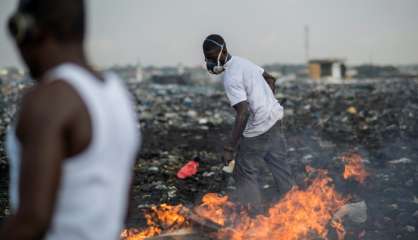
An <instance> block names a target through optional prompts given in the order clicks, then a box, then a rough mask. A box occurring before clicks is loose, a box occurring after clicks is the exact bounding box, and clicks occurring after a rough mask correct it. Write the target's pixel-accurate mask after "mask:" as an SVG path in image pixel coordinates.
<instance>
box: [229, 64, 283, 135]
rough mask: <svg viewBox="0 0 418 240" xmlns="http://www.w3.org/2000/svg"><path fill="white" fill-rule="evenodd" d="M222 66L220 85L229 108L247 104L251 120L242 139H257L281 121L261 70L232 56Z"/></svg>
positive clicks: (278, 107) (281, 115)
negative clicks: (244, 102) (238, 104)
mask: <svg viewBox="0 0 418 240" xmlns="http://www.w3.org/2000/svg"><path fill="white" fill-rule="evenodd" d="M224 67H225V72H224V76H223V82H224V87H225V92H226V96H227V97H228V99H229V101H230V103H231V106H234V105H235V104H237V103H240V102H243V101H247V102H248V104H249V108H250V109H249V111H250V117H249V119H248V122H247V126H246V127H245V130H244V133H243V135H244V137H256V136H259V135H261V134H263V133H265V132H267V131H268V130H269V129H270V128H271V127H272V126H273V125H274V124H275V123H276V122H277V121H278V120H280V119H282V118H283V107H282V106H281V105H280V103H279V102H278V101H277V99H276V98H275V97H274V94H273V91H272V90H271V88H270V86H269V85H268V84H267V82H266V80H265V79H264V77H263V73H264V69H262V68H261V67H259V66H257V65H256V64H254V63H252V62H250V61H249V60H247V59H244V58H241V57H237V56H233V57H232V58H231V59H230V60H229V61H228V62H227V63H226V64H225V66H224Z"/></svg>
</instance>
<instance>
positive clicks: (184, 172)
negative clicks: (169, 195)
mask: <svg viewBox="0 0 418 240" xmlns="http://www.w3.org/2000/svg"><path fill="white" fill-rule="evenodd" d="M198 168H199V163H198V162H197V161H195V160H190V161H188V162H187V163H186V164H185V165H184V166H183V167H182V168H180V170H179V171H178V172H177V177H178V178H180V179H186V178H188V177H191V176H193V175H195V174H196V173H197V169H198Z"/></svg>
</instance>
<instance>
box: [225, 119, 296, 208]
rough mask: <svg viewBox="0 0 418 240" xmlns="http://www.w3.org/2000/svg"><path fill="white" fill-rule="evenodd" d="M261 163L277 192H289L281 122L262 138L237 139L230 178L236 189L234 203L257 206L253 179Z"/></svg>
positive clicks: (258, 191) (285, 150)
mask: <svg viewBox="0 0 418 240" xmlns="http://www.w3.org/2000/svg"><path fill="white" fill-rule="evenodd" d="M262 161H264V162H265V163H266V165H267V167H268V169H269V170H270V171H271V173H272V175H273V178H274V181H275V184H276V187H277V188H278V191H280V193H281V194H284V193H286V192H287V191H289V190H290V189H291V188H292V186H293V185H294V181H293V179H292V176H291V175H292V174H291V170H290V166H289V164H288V162H287V148H286V139H285V137H284V135H283V131H282V127H281V121H277V123H276V124H275V125H274V126H273V127H272V128H270V129H269V130H268V131H267V132H265V133H263V134H262V135H259V136H256V137H249V138H247V137H242V138H241V141H240V144H239V148H238V152H237V156H236V162H235V169H234V172H233V176H234V180H235V182H236V186H237V197H238V201H239V202H240V203H242V204H251V205H259V204H260V203H261V200H262V199H261V192H260V188H259V184H258V181H257V177H258V175H259V173H260V170H261V169H260V166H261V162H262Z"/></svg>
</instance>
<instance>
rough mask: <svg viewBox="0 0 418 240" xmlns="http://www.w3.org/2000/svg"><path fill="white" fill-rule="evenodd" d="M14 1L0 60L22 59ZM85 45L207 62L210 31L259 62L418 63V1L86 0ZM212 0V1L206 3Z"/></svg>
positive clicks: (132, 56)
mask: <svg viewBox="0 0 418 240" xmlns="http://www.w3.org/2000/svg"><path fill="white" fill-rule="evenodd" d="M15 2H16V1H14V0H1V1H0V24H1V28H0V29H1V31H0V33H1V34H0V66H10V65H17V64H19V63H20V59H19V58H18V57H17V55H16V52H15V49H14V46H13V45H12V43H11V41H10V38H9V37H8V34H7V32H6V29H5V21H6V18H7V16H8V15H9V14H10V13H11V12H12V10H13V9H14V7H15V4H16V3H15ZM87 2H88V13H89V16H88V19H89V34H88V49H89V55H90V56H91V59H92V61H93V63H95V64H97V65H100V66H109V65H112V64H126V63H136V62H137V61H141V63H142V64H143V65H151V64H153V65H176V64H178V63H183V64H185V65H199V64H202V59H203V57H202V54H201V44H202V40H203V39H204V38H205V37H206V35H208V34H210V33H220V34H221V35H223V36H224V37H225V39H226V41H227V44H228V47H229V49H230V51H231V52H232V53H233V54H236V55H240V56H244V57H247V58H249V59H251V60H253V61H255V62H256V63H259V64H265V63H273V62H281V63H302V62H304V26H305V25H306V24H307V25H309V29H310V55H311V56H312V57H343V58H346V59H347V60H348V63H351V64H358V63H365V62H370V61H372V62H373V63H377V64H389V63H392V64H409V63H415V64H416V63H418V0H212V1H202V0H117V1H116V0H88V1H87ZM209 3H210V4H209Z"/></svg>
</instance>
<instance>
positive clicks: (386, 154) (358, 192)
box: [0, 79, 418, 239]
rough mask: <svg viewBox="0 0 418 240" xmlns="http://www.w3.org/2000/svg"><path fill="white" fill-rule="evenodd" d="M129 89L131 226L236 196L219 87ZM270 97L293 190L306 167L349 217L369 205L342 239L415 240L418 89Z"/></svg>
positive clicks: (408, 84)
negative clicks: (156, 210)
mask: <svg viewBox="0 0 418 240" xmlns="http://www.w3.org/2000/svg"><path fill="white" fill-rule="evenodd" d="M129 89H130V90H131V92H132V94H133V96H134V101H135V104H136V110H137V112H138V113H139V122H140V125H141V129H142V135H143V146H142V151H141V155H140V157H139V159H138V161H137V162H136V165H135V178H134V195H133V201H134V203H135V205H134V206H135V208H134V209H131V217H130V220H129V226H132V227H140V226H144V225H145V219H144V218H143V214H142V212H143V211H145V210H146V209H149V208H150V206H152V205H154V204H157V205H159V204H161V203H168V204H183V205H184V206H194V205H196V204H197V201H199V200H200V199H201V198H202V196H203V195H205V194H206V193H208V192H216V193H221V194H226V193H229V192H230V191H231V190H233V188H234V185H233V183H231V181H230V178H229V176H228V175H227V174H225V173H223V172H222V168H223V167H224V165H223V161H222V160H221V158H220V156H221V150H222V147H223V143H224V142H225V141H226V140H227V139H228V137H229V134H230V131H231V128H232V124H233V121H234V111H233V109H232V108H231V107H230V106H229V103H228V101H227V99H226V97H225V95H224V92H223V90H222V87H221V86H184V85H183V86H178V85H155V84H149V83H145V84H144V83H130V84H129ZM14 92H15V95H13V94H12V95H10V96H13V97H11V98H10V99H11V100H8V101H3V99H2V100H1V104H2V105H1V106H2V108H1V109H0V113H1V119H0V136H1V137H2V139H3V136H4V128H5V126H6V125H7V124H8V123H9V122H8V121H10V120H7V118H9V119H11V116H10V117H9V115H13V112H14V110H13V109H14V106H15V99H17V96H18V95H19V94H20V93H21V91H18V90H16V91H14ZM277 98H278V99H279V101H280V102H281V103H282V105H283V106H284V108H285V118H284V119H283V123H284V124H283V125H284V132H285V134H286V139H287V140H288V146H287V150H288V159H289V161H290V164H291V166H292V170H293V172H294V175H295V179H296V182H297V183H298V185H300V186H301V187H303V186H304V185H305V184H306V183H305V182H304V179H305V177H306V175H305V167H306V166H312V167H315V168H321V169H327V170H328V171H329V175H330V177H332V178H333V180H334V182H335V187H336V189H337V190H338V192H341V193H344V195H350V196H351V199H352V200H351V201H350V202H351V203H361V204H357V205H356V204H353V205H348V206H347V209H354V210H352V211H354V212H355V211H356V209H355V208H357V207H361V209H365V206H367V216H363V215H362V217H364V218H365V219H367V221H364V222H363V221H361V223H359V222H360V221H354V220H353V221H351V223H349V224H348V225H347V227H346V230H347V235H346V236H347V239H414V236H416V234H417V233H416V231H417V228H418V226H417V223H418V192H417V190H416V189H417V187H416V186H417V185H418V161H417V159H418V81H417V80H401V79H387V80H377V81H366V80H364V81H358V82H355V81H352V82H350V81H348V82H346V83H343V84H324V83H319V82H309V81H302V80H295V81H288V82H282V83H279V85H278V91H277ZM0 151H1V152H0V161H2V163H0V169H5V168H6V165H5V164H4V160H5V156H4V151H3V143H2V144H0ZM346 153H355V154H359V155H361V156H362V164H364V165H365V168H366V169H367V170H368V173H369V175H368V176H367V179H365V181H364V183H363V184H360V183H358V182H357V181H350V180H348V181H345V180H344V179H343V178H342V173H343V172H344V163H343V161H342V160H341V156H342V155H344V154H346ZM196 157H199V159H200V161H199V166H198V171H197V173H196V174H194V175H192V176H190V177H187V178H185V179H179V178H178V177H177V176H176V174H177V172H178V171H179V169H181V168H182V166H184V165H185V164H186V163H188V162H189V161H190V160H192V159H194V158H196ZM1 171H2V172H1V175H0V216H2V215H4V214H5V213H7V202H6V199H7V177H6V176H7V174H3V173H5V171H3V170H1ZM265 173H266V174H263V173H262V174H261V176H260V179H259V180H260V183H261V184H260V185H261V187H262V188H263V193H264V195H265V197H266V199H267V200H272V199H275V196H274V193H275V189H274V187H273V180H272V177H271V176H270V175H269V174H268V171H267V170H265ZM363 203H364V204H363ZM347 211H348V210H347ZM350 211H351V210H350ZM340 214H341V215H344V214H345V213H344V212H343V213H340ZM362 214H364V212H363V211H362ZM348 215H349V214H348ZM362 219H363V218H362ZM347 221H349V220H347Z"/></svg>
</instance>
